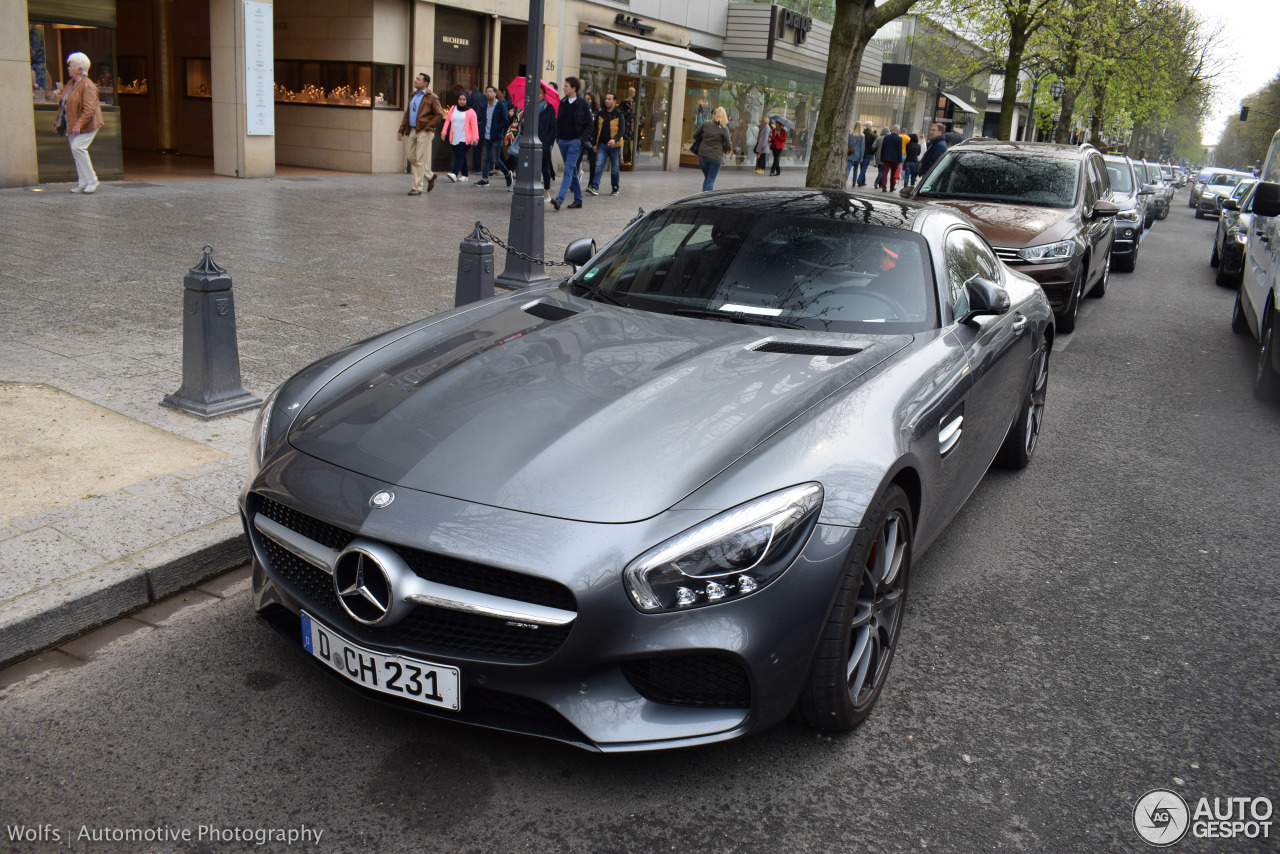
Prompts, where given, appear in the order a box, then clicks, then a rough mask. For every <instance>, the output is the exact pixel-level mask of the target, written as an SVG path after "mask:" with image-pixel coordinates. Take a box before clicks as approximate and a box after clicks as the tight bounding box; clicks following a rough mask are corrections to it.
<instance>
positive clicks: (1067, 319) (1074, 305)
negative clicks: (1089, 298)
mask: <svg viewBox="0 0 1280 854" xmlns="http://www.w3.org/2000/svg"><path fill="white" fill-rule="evenodd" d="M1084 276H1085V273H1084V271H1083V270H1081V272H1079V273H1077V274H1076V281H1075V284H1073V285H1072V286H1071V296H1069V297H1067V304H1066V305H1065V306H1063V308H1062V313H1061V314H1056V315H1054V317H1055V318H1057V326H1058V331H1059V332H1074V331H1075V328H1076V316H1077V315H1078V314H1080V299H1081V297H1080V288H1081V287H1083V285H1082V282H1083V280H1084Z"/></svg>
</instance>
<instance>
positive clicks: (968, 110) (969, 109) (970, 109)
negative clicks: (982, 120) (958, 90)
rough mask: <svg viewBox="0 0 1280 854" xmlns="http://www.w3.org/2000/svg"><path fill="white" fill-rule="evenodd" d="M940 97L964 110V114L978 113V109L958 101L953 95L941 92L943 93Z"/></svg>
mask: <svg viewBox="0 0 1280 854" xmlns="http://www.w3.org/2000/svg"><path fill="white" fill-rule="evenodd" d="M942 97H944V98H946V99H947V100H948V101H950V102H951V103H953V104H955V105H956V106H957V107H959V108H960V109H962V110H964V111H965V112H966V113H976V112H978V108H977V107H975V106H973V105H971V104H967V103H965V102H964V101H962V100H960V99H959V98H958V97H956V96H955V95H952V94H951V93H950V92H943V93H942Z"/></svg>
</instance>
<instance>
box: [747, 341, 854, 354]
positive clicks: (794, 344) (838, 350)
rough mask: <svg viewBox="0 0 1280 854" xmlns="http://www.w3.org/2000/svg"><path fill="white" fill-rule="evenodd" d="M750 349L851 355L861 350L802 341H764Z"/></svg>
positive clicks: (771, 351)
mask: <svg viewBox="0 0 1280 854" xmlns="http://www.w3.org/2000/svg"><path fill="white" fill-rule="evenodd" d="M750 349H751V350H754V351H755V352H757V353H787V354H789V355H792V356H853V355H856V354H858V353H861V352H862V350H861V349H860V348H858V347H831V346H827V345H825V344H806V343H804V342H803V341H766V342H764V343H763V344H758V345H756V346H755V347H751V348H750Z"/></svg>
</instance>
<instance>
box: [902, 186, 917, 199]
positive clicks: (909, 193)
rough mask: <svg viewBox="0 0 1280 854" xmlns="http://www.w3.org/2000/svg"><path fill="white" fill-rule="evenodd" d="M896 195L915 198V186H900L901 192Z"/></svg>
mask: <svg viewBox="0 0 1280 854" xmlns="http://www.w3.org/2000/svg"><path fill="white" fill-rule="evenodd" d="M898 195H900V196H902V198H904V199H912V198H915V195H916V188H915V187H903V188H902V192H901V193H899V194H898Z"/></svg>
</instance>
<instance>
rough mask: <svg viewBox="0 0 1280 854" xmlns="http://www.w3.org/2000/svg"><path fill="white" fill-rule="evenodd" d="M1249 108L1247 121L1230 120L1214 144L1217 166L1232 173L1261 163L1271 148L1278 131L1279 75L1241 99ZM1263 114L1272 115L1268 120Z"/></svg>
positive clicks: (1235, 118)
mask: <svg viewBox="0 0 1280 854" xmlns="http://www.w3.org/2000/svg"><path fill="white" fill-rule="evenodd" d="M1244 103H1245V104H1247V105H1248V106H1249V119H1248V121H1243V122H1242V121H1240V119H1239V117H1238V116H1232V118H1231V120H1230V121H1228V122H1227V131H1226V133H1224V134H1223V135H1222V141H1221V142H1219V143H1218V155H1217V163H1218V165H1219V166H1229V167H1231V168H1232V169H1248V168H1249V167H1251V166H1254V165H1258V164H1261V163H1262V159H1263V157H1265V156H1266V154H1267V146H1269V145H1271V137H1272V136H1274V135H1275V132H1276V130H1277V129H1280V119H1277V118H1275V116H1280V74H1277V75H1276V76H1275V77H1274V78H1272V80H1271V82H1270V83H1268V84H1267V85H1266V86H1263V87H1262V88H1261V89H1259V90H1258V91H1257V92H1254V93H1252V94H1250V95H1247V96H1245V98H1244ZM1267 113H1271V114H1272V115H1270V116H1268V115H1266V114H1267Z"/></svg>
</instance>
